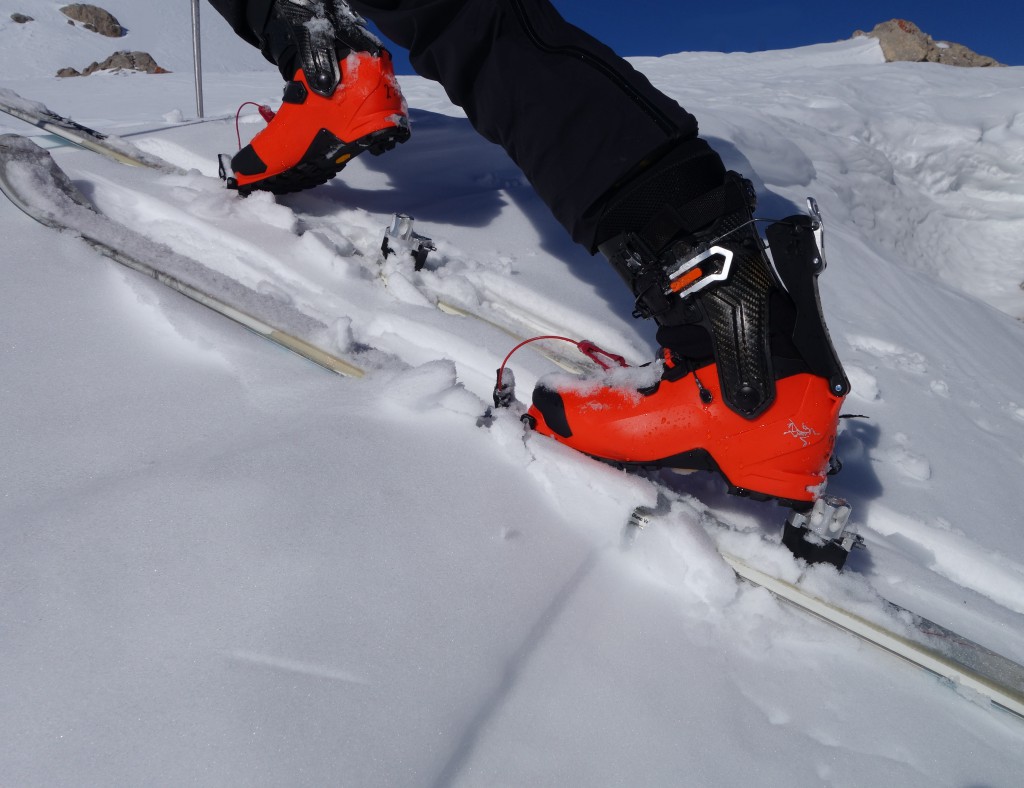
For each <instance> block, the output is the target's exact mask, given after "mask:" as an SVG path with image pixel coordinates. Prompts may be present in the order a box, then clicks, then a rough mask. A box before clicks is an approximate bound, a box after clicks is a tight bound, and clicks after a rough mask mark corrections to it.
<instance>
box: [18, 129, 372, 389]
mask: <svg viewBox="0 0 1024 788" xmlns="http://www.w3.org/2000/svg"><path fill="white" fill-rule="evenodd" d="M0 190H2V191H3V192H4V194H6V195H7V196H8V197H9V198H10V200H11V202H13V203H14V204H15V205H17V206H18V208H20V209H21V210H22V211H24V212H25V213H26V214H28V215H29V216H31V217H32V218H33V219H35V220H36V221H37V222H40V223H41V224H44V225H46V226H48V227H52V228H54V229H57V230H67V231H71V232H74V233H76V234H77V235H79V236H80V237H81V238H82V240H84V241H85V242H86V243H88V244H89V245H90V246H92V247H93V248H95V249H96V250H97V251H99V252H100V253H101V254H103V255H105V256H107V257H109V258H110V259H112V260H115V261H117V262H119V263H121V264H122V265H125V266H127V267H129V268H132V269H134V270H136V271H139V272H141V273H144V274H146V275H147V276H150V277H152V278H153V279H156V280H157V281H159V282H161V283H162V284H165V285H167V286H168V287H170V288H172V289H174V290H177V291H178V292H179V293H181V294H183V295H185V296H188V297H189V298H191V299H192V300H193V301H196V302H198V303H200V304H202V305H203V306H205V307H208V308H210V309H212V310H214V311H215V312H218V313H219V314H221V315H224V316H225V317H228V318H230V319H231V320H234V321H235V322H236V323H239V324H241V325H243V326H245V327H246V328H248V329H250V330H251V331H254V332H256V333H257V334H259V335H260V336H263V337H266V338H267V339H269V340H271V341H272V342H275V343H277V344H278V345H281V346H282V347H285V348H287V349H288V350H291V351H293V352H295V353H298V354H299V355H300V356H303V357H304V358H306V359H309V360H310V361H312V362H314V363H316V364H319V365H320V366H321V367H324V368H325V369H328V370H330V371H331V372H336V373H338V374H340V375H347V376H350V377H362V376H363V374H364V372H363V370H362V368H361V367H359V366H358V365H356V364H354V363H352V362H350V361H348V360H346V359H343V358H341V357H339V356H338V355H336V354H334V353H332V352H330V351H329V350H327V349H325V348H323V347H319V346H318V345H317V344H315V342H314V341H312V338H313V337H315V336H317V335H326V333H327V331H328V328H327V326H325V325H324V324H322V323H320V322H319V321H316V320H314V319H313V318H311V317H309V316H308V315H304V314H302V313H301V312H299V311H298V310H296V309H294V308H293V307H291V306H289V305H287V304H283V303H280V302H274V303H273V304H268V303H267V299H266V297H264V296H261V295H259V294H258V293H255V292H254V291H252V290H250V289H249V288H247V287H245V286H244V285H242V284H240V283H239V282H236V281H234V280H232V279H228V278H227V277H224V276H222V275H220V274H218V273H216V272H214V271H211V270H210V269H208V268H206V267H205V266H203V265H202V264H200V263H198V262H196V261H195V260H191V259H189V258H186V257H183V256H182V255H179V254H178V253H176V252H174V251H172V250H171V249H168V248H166V247H161V246H159V245H157V244H154V243H153V242H152V241H150V240H149V239H147V238H144V237H143V236H141V235H139V234H137V233H135V232H133V231H132V230H131V229H129V228H127V227H124V226H123V225H120V224H118V223H117V222H115V221H113V220H111V219H109V218H107V217H105V216H103V215H101V214H100V213H98V212H97V211H96V209H95V208H94V207H93V206H92V205H91V204H90V203H89V201H88V200H87V199H86V198H85V196H84V195H82V193H81V192H80V191H79V190H78V189H77V188H76V187H75V185H74V184H73V183H72V182H71V181H70V179H69V178H68V177H67V175H66V174H65V173H64V171H63V170H61V168H60V167H59V166H57V163H56V162H55V161H54V160H53V157H52V156H50V154H49V153H48V152H46V151H45V150H43V149H42V148H40V147H39V146H38V145H36V144H35V143H33V142H32V141H31V140H28V139H25V138H24V137H20V136H18V135H15V134H5V135H2V136H0ZM261 311H263V312H265V313H267V314H263V315H261V314H259V312H261ZM285 326H287V328H285Z"/></svg>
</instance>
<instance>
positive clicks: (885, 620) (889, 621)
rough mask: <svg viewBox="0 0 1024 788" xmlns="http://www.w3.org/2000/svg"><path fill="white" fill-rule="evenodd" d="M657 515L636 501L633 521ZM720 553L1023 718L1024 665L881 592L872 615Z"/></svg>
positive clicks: (793, 599)
mask: <svg viewBox="0 0 1024 788" xmlns="http://www.w3.org/2000/svg"><path fill="white" fill-rule="evenodd" d="M656 519H657V515H656V513H655V512H653V511H652V510H650V509H648V508H645V507H638V508H637V509H635V510H634V512H633V514H632V516H631V518H630V525H631V526H632V527H636V528H645V527H648V526H649V525H651V524H652V523H653V522H655V521H656ZM719 553H720V555H721V556H722V558H723V560H724V561H725V562H726V563H727V564H729V566H730V567H732V569H733V571H734V572H735V573H736V576H737V577H738V578H740V579H741V580H743V581H745V582H748V583H751V584H752V585H756V586H760V587H761V588H764V589H765V590H767V591H768V592H770V593H771V594H772V595H773V596H775V597H776V598H778V599H781V600H783V601H784V602H786V603H788V604H789V605H792V606H793V607H795V608H797V609H799V610H801V611H803V612H805V613H809V614H810V615H812V616H814V617H816V618H818V619H821V620H822V621H825V622H827V623H829V624H831V625H832V626H834V627H837V628H838V629H840V630H842V631H844V632H846V633H848V634H850V635H853V636H855V637H857V638H859V639H860V640H863V641H865V642H867V643H870V644H871V645H873V646H876V647H878V648H880V649H882V650H883V651H886V652H888V653H889V654H892V655H894V656H896V657H899V658H900V659H902V660H905V661H906V662H909V663H910V664H912V665H914V666H916V667H918V668H921V669H923V670H925V671H927V672H928V673H930V674H932V675H934V676H936V677H938V678H939V679H940V680H941V681H942V682H943V683H944V684H946V685H948V686H951V687H953V688H954V689H957V690H960V689H961V688H962V689H963V690H966V692H965V693H964V694H967V695H969V694H970V693H976V694H977V695H979V696H981V697H982V698H984V699H985V700H986V701H987V702H988V703H989V704H991V706H992V707H994V708H996V709H998V710H1000V711H1004V712H1009V713H1010V714H1012V715H1014V716H1016V717H1019V718H1020V719H1022V720H1024V666H1022V665H1020V664H1018V663H1016V662H1014V661H1013V660H1010V659H1008V658H1006V657H1004V656H1002V655H1001V654H997V653H996V652H994V651H992V650H990V649H988V648H986V647H984V646H982V645H980V644H979V643H975V642H974V641H972V640H970V639H968V638H966V637H964V636H962V635H959V634H957V633H956V632H953V631H952V630H950V629H947V628H946V627H943V626H942V625H940V624H936V623H935V622H933V621H929V620H928V619H926V618H924V617H922V616H919V615H917V614H916V613H913V612H912V611H910V610H907V609H906V608H904V607H901V606H899V605H897V604H895V603H894V602H890V601H889V600H887V599H884V598H883V597H878V599H879V602H880V615H879V617H878V620H872V619H868V618H866V617H864V616H862V615H860V614H858V613H855V612H853V611H851V610H847V609H845V608H843V607H842V606H841V605H838V604H836V603H835V602H830V601H828V600H826V599H822V598H821V597H820V596H817V595H815V594H813V593H811V592H809V591H807V590H806V589H804V588H802V587H801V586H800V585H799V583H793V582H790V581H788V580H783V579H781V578H779V577H776V576H775V575H772V574H769V573H768V572H765V571H763V570H761V569H758V568H757V567H755V566H752V565H751V564H750V563H748V562H747V561H745V560H744V559H742V558H740V557H738V556H735V555H731V554H730V553H728V552H726V551H723V550H721V548H719Z"/></svg>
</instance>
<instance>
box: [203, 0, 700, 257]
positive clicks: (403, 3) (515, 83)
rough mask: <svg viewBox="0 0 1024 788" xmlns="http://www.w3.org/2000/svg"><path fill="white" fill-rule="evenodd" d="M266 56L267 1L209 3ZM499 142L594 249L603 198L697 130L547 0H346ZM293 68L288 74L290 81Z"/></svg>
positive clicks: (565, 222)
mask: <svg viewBox="0 0 1024 788" xmlns="http://www.w3.org/2000/svg"><path fill="white" fill-rule="evenodd" d="M210 2H211V4H212V5H213V6H214V8H216V9H217V10H218V11H219V12H220V13H221V14H222V15H223V16H224V17H225V18H226V19H227V20H228V21H229V22H230V23H231V25H232V27H233V28H234V29H235V31H236V32H237V33H238V34H239V35H240V36H241V37H242V38H244V39H245V40H247V41H249V42H250V43H252V44H253V45H255V46H259V47H261V49H262V50H263V51H264V53H265V54H267V51H268V50H267V42H266V36H265V34H264V31H265V30H266V29H267V22H268V20H269V18H270V13H271V9H272V5H273V0H210ZM349 5H350V6H351V7H352V8H353V9H355V10H356V11H358V12H359V13H360V14H362V15H363V16H365V17H366V18H368V19H371V20H372V21H373V22H374V23H375V24H376V25H377V27H378V28H379V29H380V30H381V32H383V33H384V35H385V36H387V37H388V38H389V39H390V40H391V41H393V42H394V43H396V44H398V45H399V46H401V47H404V48H405V49H408V50H409V59H410V62H411V63H412V66H413V68H414V69H415V70H416V71H417V73H419V74H420V75H421V76H424V77H427V78H428V79H431V80H435V81H437V82H439V83H440V84H441V85H442V86H443V87H444V89H445V91H446V92H447V94H448V97H449V98H450V99H451V100H452V101H453V102H454V103H455V104H457V105H459V106H460V107H462V108H463V109H464V110H465V112H466V115H467V116H468V117H469V120H470V122H471V123H472V124H473V126H474V128H476V130H477V131H479V132H480V133H481V134H482V135H483V136H484V137H486V138H487V139H488V140H491V141H492V142H495V143H497V144H499V145H501V146H502V147H503V148H504V149H505V150H506V151H507V152H508V154H509V156H511V157H512V159H513V160H514V161H515V162H516V164H517V165H518V166H519V167H520V168H521V169H522V171H523V172H524V174H525V175H526V177H527V178H528V179H529V181H530V183H531V184H532V185H533V187H534V189H535V190H536V191H537V193H538V194H539V195H540V197H541V199H542V200H544V202H545V203H546V204H547V205H548V207H549V208H550V209H551V211H552V213H553V214H554V215H555V217H556V218H557V219H558V221H559V222H561V224H562V225H563V226H564V227H565V228H566V229H567V230H568V231H569V233H570V234H571V235H572V237H573V239H574V240H576V241H577V242H579V243H581V244H583V245H584V246H586V247H587V248H588V249H590V250H591V251H593V249H594V246H595V233H596V229H597V224H598V220H599V219H600V215H601V212H602V210H603V208H604V205H605V203H606V201H607V199H608V197H609V196H610V195H611V194H612V193H613V192H614V191H615V189H616V187H617V185H619V184H621V183H622V182H623V181H624V180H625V179H627V178H628V177H629V176H630V175H632V174H634V173H635V172H637V171H638V170H639V169H640V168H641V167H642V166H643V165H644V164H645V163H648V162H650V161H652V160H654V159H656V158H659V157H661V156H662V155H664V154H665V153H667V152H668V151H670V150H671V149H673V148H674V147H676V146H677V145H678V144H679V143H680V142H682V141H684V140H689V139H692V138H695V137H696V136H697V121H696V119H695V118H694V117H693V116H692V115H691V114H689V113H688V112H686V110H684V109H683V108H682V107H680V106H679V105H678V104H677V103H676V102H675V101H673V100H672V99H670V98H668V97H667V96H665V95H664V94H662V93H661V92H659V91H658V90H656V89H655V88H654V87H653V86H652V85H651V83H650V82H649V81H648V80H647V78H646V77H644V76H643V75H642V74H641V73H640V72H638V71H636V70H635V69H634V68H633V67H632V66H630V65H629V64H628V63H626V62H625V61H624V60H623V59H622V58H620V57H619V56H618V55H616V54H615V53H614V52H613V51H612V50H611V49H609V48H608V47H606V46H605V45H604V44H602V43H600V42H599V41H597V40H596V39H594V38H593V37H591V36H589V35H587V34H586V33H584V32H583V31H582V30H580V29H578V28H576V27H574V26H572V25H570V24H569V23H567V22H566V21H565V20H564V19H562V17H561V16H560V15H559V14H558V12H557V11H556V10H555V9H554V8H553V7H552V5H551V4H550V2H548V1H547V0H349ZM291 76H292V75H291V74H288V75H286V77H287V78H291Z"/></svg>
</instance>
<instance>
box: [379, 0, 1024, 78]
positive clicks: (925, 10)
mask: <svg viewBox="0 0 1024 788" xmlns="http://www.w3.org/2000/svg"><path fill="white" fill-rule="evenodd" d="M554 5H555V7H556V8H557V9H558V10H559V11H560V12H561V13H562V16H564V17H565V18H566V19H568V20H569V21H570V22H572V23H573V24H575V25H577V26H578V27H582V28H583V29H584V30H586V31H587V32H588V33H591V34H592V35H594V36H596V37H597V38H599V39H601V40H602V41H604V42H605V43H606V44H608V45H609V46H611V47H612V48H613V49H614V50H615V51H617V52H618V53H619V54H620V55H624V56H630V55H664V54H668V53H672V52H692V51H698V52H705V51H714V52H737V51H739V52H756V51H760V50H764V49H789V48H791V47H796V46H804V45H806V44H818V43H822V42H826V41H838V40H840V39H845V38H849V37H850V36H851V35H852V33H853V31H854V30H858V29H861V30H870V29H871V28H873V27H874V26H875V25H876V24H877V23H879V22H884V21H886V20H888V19H893V18H902V19H909V20H910V21H911V22H914V23H915V24H916V25H917V26H918V27H920V28H921V29H922V30H924V31H925V32H926V33H928V34H930V35H931V36H932V37H933V38H936V39H939V40H942V39H945V40H949V41H955V42H957V43H959V44H963V45H964V46H967V47H970V48H971V49H973V50H974V51H976V52H979V53H980V54H983V55H988V56H989V57H994V58H995V59H996V60H998V61H1000V62H1002V63H1005V64H1007V65H1011V66H1019V65H1024V43H1022V40H1024V5H1022V4H1021V3H1020V2H1019V0H1018V1H1017V2H1014V1H1013V0H1009V1H1007V0H1002V2H999V3H997V2H994V0H976V2H964V0H859V2H854V1H852V0H847V2H842V0H840V2H831V3H830V2H827V1H826V2H817V3H811V2H806V1H802V2H801V1H799V0H775V1H773V0H763V2H752V1H751V0H730V2H722V3H716V2H693V1H692V0H618V1H617V2H611V1H610V0H554ZM395 54H396V61H397V62H398V64H399V71H401V72H404V73H410V72H411V69H410V68H409V66H408V61H406V60H405V58H404V53H399V52H396V53H395Z"/></svg>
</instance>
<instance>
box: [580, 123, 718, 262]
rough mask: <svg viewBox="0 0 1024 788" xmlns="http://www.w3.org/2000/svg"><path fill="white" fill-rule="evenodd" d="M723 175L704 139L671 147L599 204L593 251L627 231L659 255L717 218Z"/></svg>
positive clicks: (716, 155) (692, 139)
mask: <svg viewBox="0 0 1024 788" xmlns="http://www.w3.org/2000/svg"><path fill="white" fill-rule="evenodd" d="M725 174H726V172H725V165H723V164H722V160H721V158H720V157H719V156H718V154H717V153H715V152H714V151H713V150H712V149H711V147H710V146H709V145H708V144H707V142H705V141H704V140H702V139H700V138H698V137H694V138H691V139H688V140H685V141H683V142H682V143H679V144H677V145H676V146H675V147H673V148H672V150H671V151H669V152H668V153H667V154H665V155H664V156H662V157H661V158H659V159H657V160H656V161H655V162H654V163H652V164H648V165H646V166H645V167H644V168H643V169H642V170H641V171H640V172H639V173H637V174H635V175H633V176H632V177H630V178H629V179H628V180H626V182H625V183H624V184H622V185H621V186H618V187H616V188H615V190H614V192H613V193H612V195H611V196H610V197H608V198H607V199H606V200H605V203H604V208H603V213H602V215H601V219H600V220H599V222H598V226H597V233H596V236H595V239H596V246H597V247H598V248H600V247H601V246H602V245H603V244H604V243H606V242H607V241H608V240H610V239H611V238H614V237H615V236H617V235H621V234H622V233H626V232H631V233H634V234H636V235H638V236H639V237H641V238H642V239H643V240H644V242H645V243H646V244H647V245H648V246H649V247H651V249H652V251H654V252H656V253H657V252H661V251H662V250H663V249H664V247H665V246H666V245H667V244H668V243H669V242H670V241H671V240H673V238H674V237H675V236H677V235H679V234H680V233H693V232H696V231H697V230H699V229H701V228H702V227H705V226H706V225H708V224H711V223H712V222H713V221H715V220H716V219H718V218H719V217H720V216H721V215H722V211H723V206H722V205H721V198H722V193H721V187H722V186H723V185H724V184H725Z"/></svg>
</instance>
